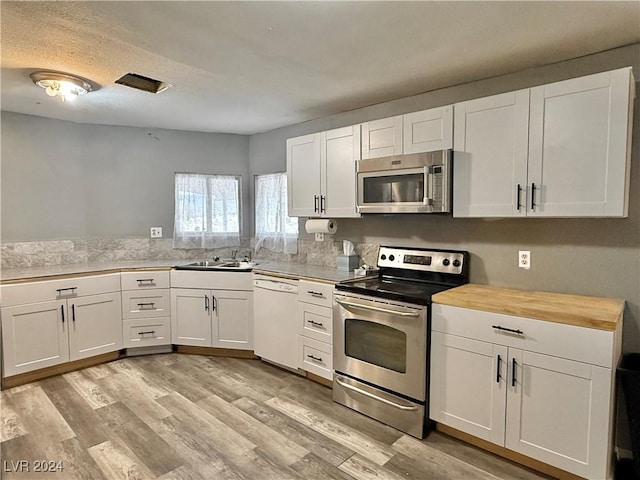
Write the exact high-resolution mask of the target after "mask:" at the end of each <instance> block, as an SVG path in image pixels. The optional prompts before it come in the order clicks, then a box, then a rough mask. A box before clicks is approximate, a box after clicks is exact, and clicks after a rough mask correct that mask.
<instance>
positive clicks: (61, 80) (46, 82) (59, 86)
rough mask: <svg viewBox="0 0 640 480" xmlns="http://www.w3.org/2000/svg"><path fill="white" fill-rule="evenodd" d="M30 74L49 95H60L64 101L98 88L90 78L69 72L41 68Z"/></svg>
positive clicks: (34, 81)
mask: <svg viewBox="0 0 640 480" xmlns="http://www.w3.org/2000/svg"><path fill="white" fill-rule="evenodd" d="M29 76H30V77H31V80H33V83H35V84H36V85H38V86H39V87H42V88H44V91H45V93H46V94H47V95H49V96H50V97H58V98H60V100H62V101H63V102H64V101H65V100H72V99H74V98H75V97H79V96H81V95H86V94H87V93H89V92H91V91H92V90H96V88H94V85H92V83H91V82H90V81H89V80H86V79H84V78H81V77H78V76H76V75H70V74H68V73H61V72H52V71H48V70H40V71H37V72H33V73H32V74H31V75H29Z"/></svg>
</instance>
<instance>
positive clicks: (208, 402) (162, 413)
mask: <svg viewBox="0 0 640 480" xmlns="http://www.w3.org/2000/svg"><path fill="white" fill-rule="evenodd" d="M0 400H1V404H0V408H1V424H0V440H1V442H2V443H1V454H2V462H1V465H0V468H1V470H0V472H1V475H0V476H1V478H2V479H6V480H9V479H21V480H31V479H50V480H54V479H65V480H67V479H83V480H85V479H86V480H90V479H96V480H97V479H103V480H119V479H126V480H137V479H160V480H212V479H215V480H218V479H220V480H227V479H228V480H242V479H245V480H270V479H271V480H287V479H322V480H325V479H347V480H348V479H357V480H381V479H385V480H386V479H388V480H399V479H419V480H423V479H433V480H440V479H442V480H445V479H447V480H448V479H465V480H466V479H469V480H489V479H491V480H496V479H504V480H516V479H519V480H534V479H543V478H548V477H544V476H542V475H540V474H537V473H535V472H532V471H530V470H527V469H525V468H523V467H520V466H518V465H516V464H513V463H511V462H509V461H506V460H503V459H501V458H499V457H496V456H494V455H492V454H490V453H486V452H484V451H482V450H479V449H477V448H475V447H472V446H469V445H466V444H464V443H462V442H459V441H457V440H455V439H452V438H450V437H448V436H446V435H443V434H441V433H439V432H432V433H431V434H430V435H429V436H428V438H427V439H425V440H422V441H419V440H416V439H414V438H412V437H410V436H407V435H404V434H402V433H401V432H399V431H397V430H395V429H393V428H391V427H388V426H386V425H383V424H381V423H379V422H377V421H375V420H372V419H370V418H368V417H365V416H363V415H360V414H358V413H356V412H353V411H352V410H350V409H348V408H345V407H343V406H341V405H338V404H336V403H333V402H332V401H331V390H330V389H329V388H327V387H324V386H322V385H319V384H316V383H314V382H311V381H309V380H307V379H305V378H302V377H299V376H297V375H294V374H291V373H289V372H286V371H284V370H281V369H279V368H276V367H274V366H272V365H269V364H267V363H264V362H261V361H259V360H248V359H235V358H223V357H204V356H198V355H185V354H166V355H154V356H144V357H129V358H125V359H121V360H117V361H114V362H111V363H108V364H104V365H98V366H95V367H91V368H87V369H85V370H82V371H78V372H73V373H68V374H65V375H59V376H56V377H52V378H49V379H46V380H42V381H39V382H34V383H31V384H28V385H23V386H20V387H15V388H12V389H9V390H6V391H4V392H2V393H1V394H0ZM42 461H49V462H51V463H49V464H44V465H45V466H47V467H49V466H50V467H53V470H54V471H50V472H42V471H40V472H37V471H35V469H36V467H37V466H40V467H42V466H43V464H42V463H40V464H38V462H42ZM59 467H62V471H58V469H59ZM40 470H42V468H40Z"/></svg>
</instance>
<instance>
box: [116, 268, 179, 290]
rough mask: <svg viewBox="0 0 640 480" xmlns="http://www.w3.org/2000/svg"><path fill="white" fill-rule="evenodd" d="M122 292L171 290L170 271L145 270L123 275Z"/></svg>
mask: <svg viewBox="0 0 640 480" xmlns="http://www.w3.org/2000/svg"><path fill="white" fill-rule="evenodd" d="M121 282H122V290H143V289H153V288H169V271H168V270H167V271H154V270H151V271H149V270H143V271H140V272H124V273H121Z"/></svg>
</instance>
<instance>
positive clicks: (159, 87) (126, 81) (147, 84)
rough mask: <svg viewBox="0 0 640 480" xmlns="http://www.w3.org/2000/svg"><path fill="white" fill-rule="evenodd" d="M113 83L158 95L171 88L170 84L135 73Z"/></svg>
mask: <svg viewBox="0 0 640 480" xmlns="http://www.w3.org/2000/svg"><path fill="white" fill-rule="evenodd" d="M115 83H118V84H120V85H125V86H127V87H131V88H135V89H136V90H142V91H145V92H149V93H160V92H164V91H165V90H166V89H167V88H170V87H173V85H171V84H170V83H165V82H161V81H160V80H154V79H153V78H149V77H145V76H143V75H138V74H137V73H127V74H126V75H123V76H122V77H120V78H119V79H118V80H116V82H115Z"/></svg>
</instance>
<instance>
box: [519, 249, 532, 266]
mask: <svg viewBox="0 0 640 480" xmlns="http://www.w3.org/2000/svg"><path fill="white" fill-rule="evenodd" d="M518 267H520V268H524V269H525V270H529V269H530V268H531V251H529V250H520V251H519V252H518Z"/></svg>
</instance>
